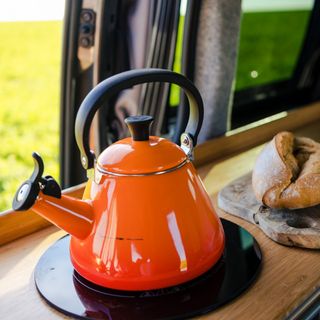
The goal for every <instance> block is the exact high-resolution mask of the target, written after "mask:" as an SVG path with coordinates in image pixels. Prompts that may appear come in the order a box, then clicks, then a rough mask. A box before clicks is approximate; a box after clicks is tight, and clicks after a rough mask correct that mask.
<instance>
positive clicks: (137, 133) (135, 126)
mask: <svg viewBox="0 0 320 320" xmlns="http://www.w3.org/2000/svg"><path fill="white" fill-rule="evenodd" d="M124 121H125V123H126V124H127V126H128V128H129V131H130V134H131V136H132V139H133V141H148V140H149V130H150V125H151V123H152V121H153V117H151V116H146V115H141V116H131V117H128V118H126V119H125V120H124Z"/></svg>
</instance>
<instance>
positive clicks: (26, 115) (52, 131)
mask: <svg viewBox="0 0 320 320" xmlns="http://www.w3.org/2000/svg"><path fill="white" fill-rule="evenodd" d="M61 28H62V22H56V21H55V22H51V21H50V22H10V23H7V22H6V23H4V22H3V23H0V39H1V42H0V88H1V89H0V137H1V147H0V211H3V210H6V209H9V208H10V207H11V201H12V198H13V196H14V193H15V191H16V189H17V188H18V186H19V185H20V184H21V183H22V182H23V181H24V180H25V179H27V178H28V177H29V176H30V175H31V173H32V168H33V160H32V157H31V153H32V151H38V152H39V153H40V154H41V155H42V156H43V158H44V163H45V173H46V174H50V175H52V176H55V177H57V178H58V177H59V170H58V144H59V136H58V131H59V130H58V129H59V81H60V79H59V75H60V59H61Z"/></svg>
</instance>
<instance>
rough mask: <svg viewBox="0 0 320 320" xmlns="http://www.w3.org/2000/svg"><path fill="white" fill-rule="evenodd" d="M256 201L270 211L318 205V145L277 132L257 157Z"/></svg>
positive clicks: (319, 184) (311, 141) (319, 167)
mask: <svg viewBox="0 0 320 320" xmlns="http://www.w3.org/2000/svg"><path fill="white" fill-rule="evenodd" d="M252 186H253V190H254V193H255V196H256V198H257V200H258V201H259V202H261V203H263V204H264V205H266V206H268V207H271V208H289V209H297V208H305V207H310V206H314V205H317V204H319V203H320V144H319V143H317V142H315V141H313V140H312V139H309V138H302V137H294V135H293V134H292V133H290V132H280V133H278V134H277V135H276V136H275V137H274V138H273V139H272V140H271V141H270V142H269V143H268V144H267V145H266V146H265V148H264V149H263V150H262V152H261V153H260V155H259V156H258V158H257V160H256V163H255V166H254V169H253V175H252Z"/></svg>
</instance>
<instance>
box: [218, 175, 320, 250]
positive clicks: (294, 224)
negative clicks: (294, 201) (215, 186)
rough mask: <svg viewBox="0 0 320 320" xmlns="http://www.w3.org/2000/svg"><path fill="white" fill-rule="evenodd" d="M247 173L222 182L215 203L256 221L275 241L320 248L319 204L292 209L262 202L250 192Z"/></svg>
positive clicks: (225, 209) (289, 244)
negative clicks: (266, 204) (222, 186)
mask: <svg viewBox="0 0 320 320" xmlns="http://www.w3.org/2000/svg"><path fill="white" fill-rule="evenodd" d="M251 175H252V173H251V172H250V173H248V174H246V175H244V176H242V177H240V178H238V179H237V180H235V181H233V182H231V183H230V184H228V185H227V186H225V187H224V188H223V189H222V190H221V191H220V192H219V194H218V206H219V207H220V208H221V209H222V210H224V211H226V212H228V213H230V214H232V215H235V216H237V217H240V218H243V219H245V220H247V221H249V222H251V223H254V224H256V225H257V226H258V227H259V228H260V229H261V230H262V231H263V232H264V233H265V234H266V235H267V236H268V237H269V238H271V239H272V240H274V241H276V242H279V243H281V244H284V245H287V246H296V247H303V248H310V249H320V205H318V206H315V207H310V208H304V209H296V210H289V209H271V208H268V207H265V206H262V205H261V204H260V203H258V201H257V200H256V198H255V196H254V193H253V190H252V185H251ZM319 192H320V191H319Z"/></svg>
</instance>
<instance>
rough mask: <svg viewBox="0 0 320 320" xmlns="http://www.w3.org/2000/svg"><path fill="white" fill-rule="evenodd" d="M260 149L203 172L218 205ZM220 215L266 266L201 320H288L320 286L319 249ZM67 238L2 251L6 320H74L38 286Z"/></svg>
mask: <svg viewBox="0 0 320 320" xmlns="http://www.w3.org/2000/svg"><path fill="white" fill-rule="evenodd" d="M311 127H312V126H311ZM311 127H310V126H308V127H306V128H305V129H304V130H300V132H299V133H302V134H304V133H307V135H308V136H310V137H315V138H317V139H318V140H320V139H319V132H318V131H319V130H317V128H318V127H319V122H318V123H317V124H315V125H314V126H313V130H312V131H310V130H311V129H310V128H311ZM298 131H299V130H298ZM260 150H261V146H258V147H255V148H252V149H250V150H248V151H245V152H242V153H240V154H238V155H236V156H233V157H231V158H228V159H225V160H223V161H214V162H211V163H209V164H207V165H205V166H202V167H200V168H198V171H199V173H200V175H201V176H202V178H203V180H204V183H205V185H206V188H207V190H208V193H209V194H210V196H211V197H212V199H213V202H214V204H215V206H216V201H215V199H216V193H217V191H218V190H220V189H221V188H222V187H223V186H224V185H226V184H227V183H228V182H230V181H231V180H233V179H235V178H237V177H239V176H241V175H243V174H245V173H247V172H248V171H250V170H251V168H252V166H253V162H254V160H255V158H256V156H257V154H258V153H259V151H260ZM217 212H218V213H219V215H220V216H221V217H223V218H225V219H228V220H231V221H233V222H235V223H237V224H239V225H241V226H243V227H244V228H246V229H247V230H248V231H249V232H250V233H251V234H252V235H253V236H254V237H256V239H257V241H258V242H259V244H260V246H261V248H262V252H263V267H262V271H261V274H260V275H259V277H258V279H257V281H256V282H255V283H254V284H253V285H252V286H251V287H250V288H249V289H248V290H247V291H246V292H245V293H244V294H242V295H241V296H240V297H239V298H237V299H235V300H234V301H233V302H231V303H229V304H227V305H225V306H223V307H221V308H219V309H218V310H216V311H214V312H212V313H210V314H208V315H206V316H203V317H201V319H212V320H213V319H219V320H222V319H228V320H229V319H267V320H271V319H282V318H284V317H285V316H286V315H287V314H288V313H289V312H291V311H292V310H293V309H295V308H296V307H297V306H298V305H300V304H301V303H302V302H303V301H304V300H305V299H307V297H308V296H310V295H311V294H312V293H313V292H314V291H315V290H316V289H317V288H319V287H320V272H319V270H320V251H319V250H305V249H299V248H290V247H285V246H282V245H279V244H277V243H275V242H273V241H272V240H270V239H269V238H267V237H266V236H265V235H264V234H263V233H262V232H261V231H260V230H259V229H258V228H257V227H255V226H254V225H252V224H250V223H248V222H245V221H243V220H241V219H239V218H236V217H232V216H231V215H229V214H227V213H225V212H223V211H222V210H219V209H217ZM2 228H3V226H2ZM62 235H64V232H63V231H59V230H58V229H57V228H56V227H47V228H45V229H43V230H41V231H37V232H36V233H33V234H31V235H28V236H25V237H23V238H21V239H18V240H15V241H12V242H10V243H8V244H6V245H3V246H1V247H0V319H2V320H4V319H10V320H11V319H46V320H51V319H52V320H57V319H68V318H67V317H65V316H63V315H62V314H61V313H59V312H57V311H55V310H53V309H52V308H50V307H49V306H48V305H47V304H46V303H45V302H44V301H42V299H41V298H40V296H39V295H38V293H37V291H36V289H35V285H34V281H33V270H34V268H35V265H36V263H37V261H38V260H39V258H40V256H41V255H42V254H43V253H44V252H45V250H46V249H47V248H48V247H49V246H50V245H51V244H52V243H54V242H55V241H56V240H57V239H59V238H60V237H61V236H62Z"/></svg>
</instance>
